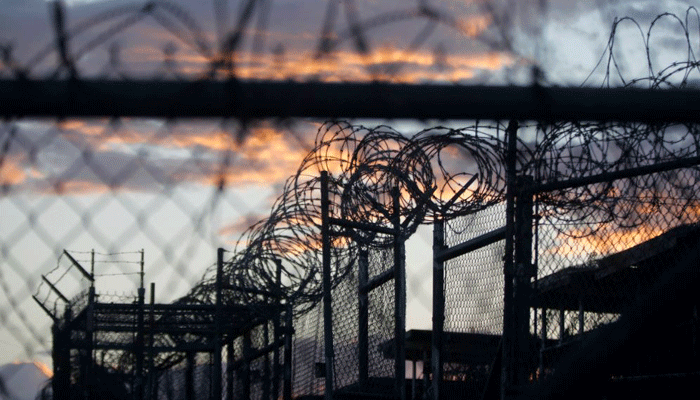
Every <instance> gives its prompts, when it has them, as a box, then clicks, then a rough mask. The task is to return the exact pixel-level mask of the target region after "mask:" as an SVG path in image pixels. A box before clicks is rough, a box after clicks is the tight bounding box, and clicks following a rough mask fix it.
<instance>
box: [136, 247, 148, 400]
mask: <svg viewBox="0 0 700 400" xmlns="http://www.w3.org/2000/svg"><path fill="white" fill-rule="evenodd" d="M142 257H143V253H142ZM142 260H143V258H142ZM140 275H141V284H140V285H139V289H138V310H137V311H136V313H137V315H136V324H137V327H136V349H135V352H136V371H135V373H136V376H135V380H136V385H135V387H134V390H135V391H136V393H134V395H135V396H134V398H136V399H140V400H142V399H143V397H144V392H143V390H144V386H143V375H144V374H143V364H144V355H145V338H144V336H145V335H144V333H145V332H144V331H145V324H144V314H145V311H146V310H145V308H146V289H145V288H144V287H143V262H142V263H141V273H140Z"/></svg>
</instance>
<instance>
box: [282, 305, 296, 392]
mask: <svg viewBox="0 0 700 400" xmlns="http://www.w3.org/2000/svg"><path fill="white" fill-rule="evenodd" d="M286 306H287V307H286V310H285V316H284V318H285V322H284V330H285V336H284V389H283V395H282V398H283V399H284V400H292V334H293V333H294V330H293V327H292V324H293V318H294V313H293V310H294V308H293V306H292V303H287V305H286Z"/></svg>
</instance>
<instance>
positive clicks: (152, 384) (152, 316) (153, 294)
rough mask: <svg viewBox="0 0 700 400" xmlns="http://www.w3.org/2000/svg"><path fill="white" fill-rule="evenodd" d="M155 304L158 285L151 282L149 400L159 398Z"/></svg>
mask: <svg viewBox="0 0 700 400" xmlns="http://www.w3.org/2000/svg"><path fill="white" fill-rule="evenodd" d="M155 303H156V284H155V282H151V307H150V310H149V312H148V314H149V315H148V331H149V335H148V399H149V400H155V399H156V398H157V396H156V394H155V393H154V389H155V383H156V382H155V379H156V374H155V371H154V370H153V361H154V360H153V359H154V357H155V354H154V353H153V342H154V335H155V329H156V327H155Z"/></svg>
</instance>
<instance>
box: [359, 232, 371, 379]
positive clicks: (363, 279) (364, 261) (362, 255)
mask: <svg viewBox="0 0 700 400" xmlns="http://www.w3.org/2000/svg"><path fill="white" fill-rule="evenodd" d="M357 264H358V308H359V310H358V324H359V327H358V335H357V336H358V338H357V352H358V355H357V359H358V370H359V385H360V387H361V388H364V387H366V385H367V381H368V380H369V292H367V282H368V281H369V253H368V251H367V248H366V247H364V246H361V247H360V251H359V257H358V261H357Z"/></svg>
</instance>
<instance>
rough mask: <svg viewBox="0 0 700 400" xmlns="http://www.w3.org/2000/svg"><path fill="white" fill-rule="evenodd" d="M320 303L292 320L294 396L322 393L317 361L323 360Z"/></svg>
mask: <svg viewBox="0 0 700 400" xmlns="http://www.w3.org/2000/svg"><path fill="white" fill-rule="evenodd" d="M321 312H322V306H321V305H320V304H318V305H316V307H314V308H312V309H311V310H309V311H308V312H306V313H305V314H303V315H302V316H300V317H297V318H296V319H295V320H294V331H295V333H294V359H293V368H292V372H293V379H292V382H293V388H292V389H293V391H294V396H295V397H296V396H303V395H321V394H323V384H324V381H323V379H322V378H321V377H320V376H319V374H317V371H318V368H317V367H316V365H317V363H321V362H323V318H322V316H321Z"/></svg>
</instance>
